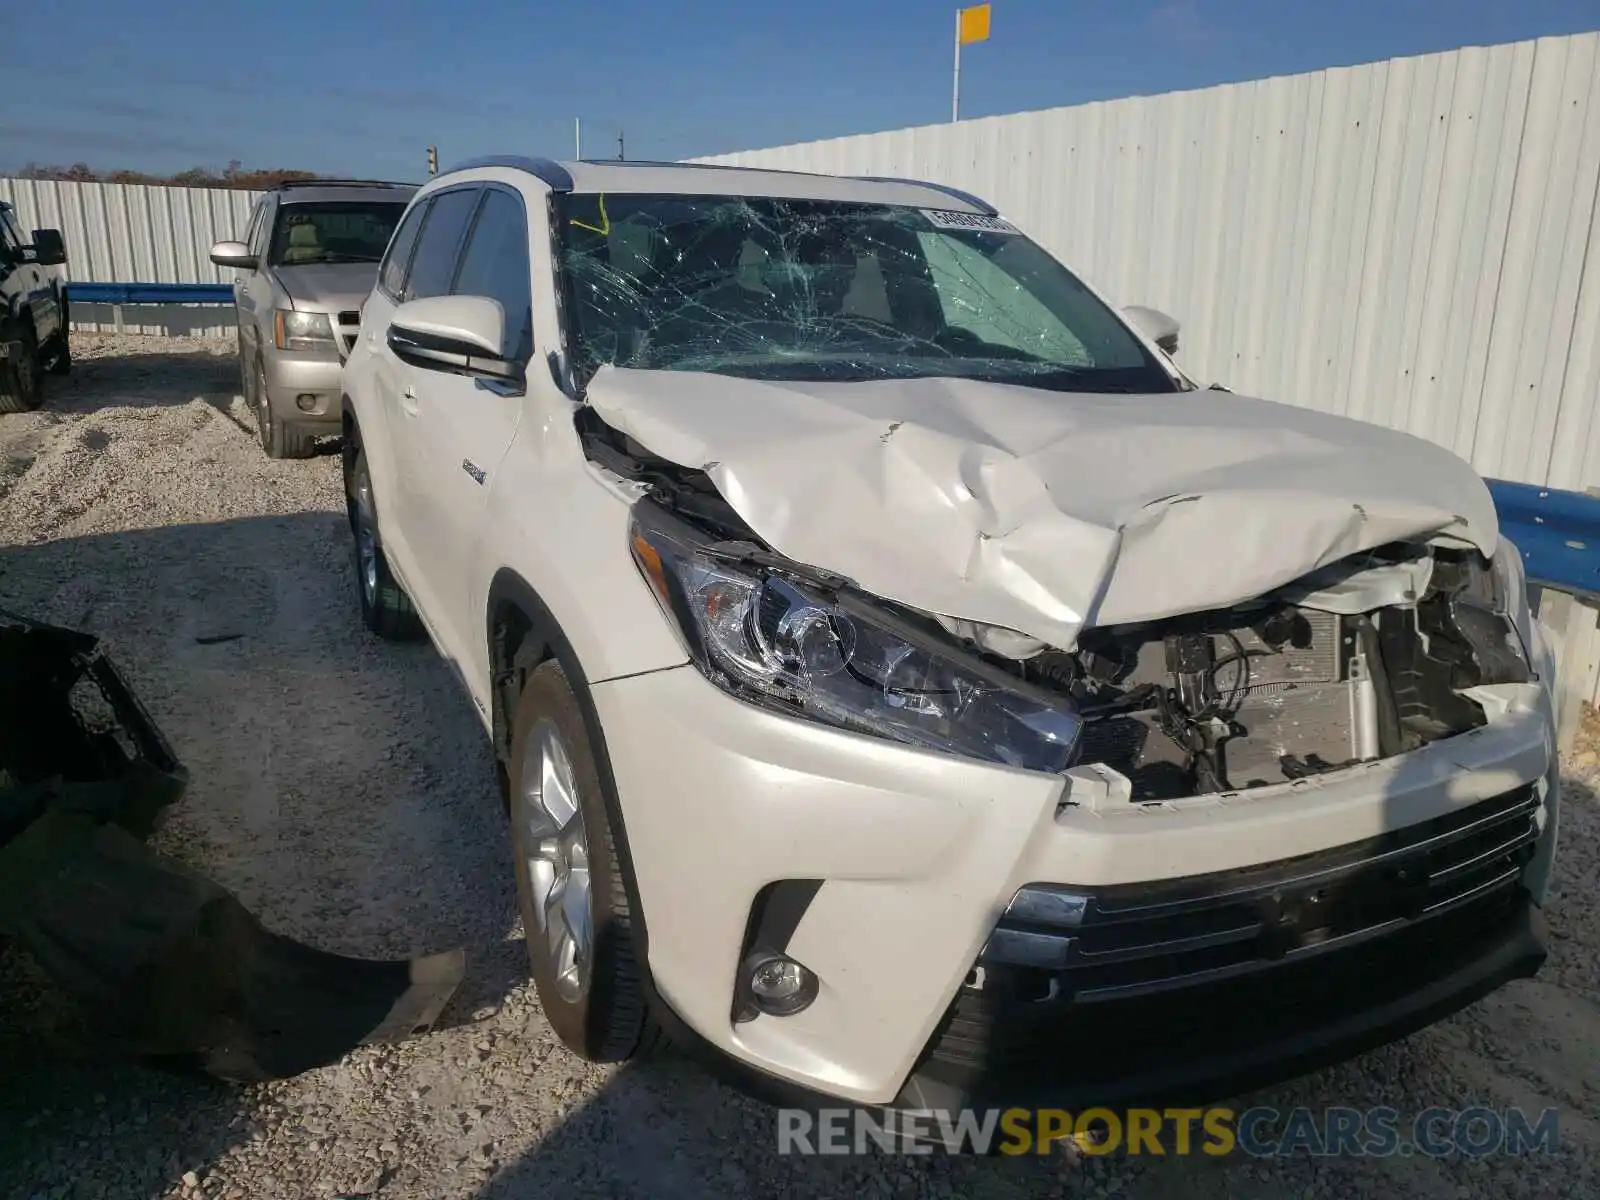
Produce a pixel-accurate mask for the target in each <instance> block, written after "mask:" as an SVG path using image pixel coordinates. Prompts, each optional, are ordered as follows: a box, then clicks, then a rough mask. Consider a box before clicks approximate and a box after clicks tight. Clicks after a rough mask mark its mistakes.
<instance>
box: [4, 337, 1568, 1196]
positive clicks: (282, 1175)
mask: <svg viewBox="0 0 1600 1200" xmlns="http://www.w3.org/2000/svg"><path fill="white" fill-rule="evenodd" d="M76 349H77V354H78V358H79V363H78V367H77V370H76V372H75V374H74V375H73V376H72V377H71V378H70V379H69V380H51V381H50V391H49V395H48V398H47V401H46V406H45V408H44V409H43V410H42V411H40V412H38V413H32V414H27V415H22V416H12V417H5V418H0V604H5V605H8V606H10V607H13V608H17V609H20V610H22V611H24V612H28V613H30V614H33V615H37V616H41V617H44V618H47V619H52V620H57V621H60V622H63V623H65V624H69V625H74V626H79V627H83V628H87V629H90V630H92V631H94V632H96V633H99V634H101V635H103V636H105V637H106V638H107V639H108V640H109V644H110V648H111V650H112V653H113V654H114V655H115V656H116V658H117V659H118V661H119V662H120V663H121V664H123V666H124V667H125V669H126V670H127V671H128V673H129V674H130V675H131V677H132V678H133V680H134V682H135V685H136V686H137V687H138V688H139V690H140V692H141V694H142V696H143V698H144V699H145V701H146V703H147V704H148V706H149V707H150V708H151V709H152V711H153V712H154V713H155V715H156V717H157V720H158V721H159V722H160V723H161V724H162V726H163V727H164V729H165V730H166V732H167V734H168V735H169V737H170V738H171V739H172V740H173V742H174V743H175V745H176V747H177V750H178V752H179V754H180V756H181V757H182V758H183V759H184V760H185V761H186V763H187V764H188V765H189V767H190V769H191V771H192V773H193V776H194V783H193V785H192V787H191V789H190V791H189V794H188V797H187V799H186V800H185V801H184V803H183V804H182V805H181V806H180V808H179V809H178V810H177V811H176V812H175V814H174V817H173V819H172V822H171V824H170V826H169V828H168V830H167V831H165V832H164V833H163V835H162V838H163V844H164V847H165V848H166V849H168V850H169V851H171V852H172V853H174V854H176V855H178V856H180V857H183V858H185V859H187V860H189V861H191V862H193V863H195V864H196V865H198V866H200V867H202V868H203V869H204V870H205V871H206V872H207V873H209V874H210V875H212V876H213V877H214V878H216V879H218V880H219V881H221V882H222V883H224V884H225V885H227V886H228V887H230V888H232V889H233V890H234V891H235V892H236V893H237V894H238V895H239V896H240V897H241V899H243V900H244V902H245V903H246V904H248V905H249V906H250V907H251V908H252V909H253V910H254V911H255V912H257V913H258V914H260V916H261V917H262V918H263V919H264V920H265V921H266V923H267V924H268V925H269V926H271V927H273V928H276V929H279V930H282V931H284V932H286V933H289V934H292V935H294V936H297V937H300V938H303V939H305V940H307V941H310V942H313V943H315V944H318V945H321V946H325V947H327V948H330V949H335V950H340V951H344V952H347V953H355V954H362V955H400V954H414V953H424V952H429V951H435V950H443V949H448V948H451V947H454V946H458V945H459V946H463V947H465V948H467V950H468V952H469V955H470V956H471V957H472V961H473V966H472V969H471V972H470V974H469V978H468V981H467V984H466V986H465V987H464V989H463V992H462V994H461V995H460V996H459V997H458V998H457V1001H456V1002H455V1003H454V1004H453V1005H452V1009H451V1011H450V1012H449V1013H448V1014H447V1019H446V1021H445V1025H446V1026H448V1027H447V1028H444V1029H442V1030H441V1031H438V1032H436V1033H434V1034H433V1035H431V1036H429V1037H426V1038H422V1039H418V1040H415V1041H412V1042H409V1043H406V1044H404V1045H401V1046H395V1047H380V1048H370V1049H364V1050H361V1051H359V1052H357V1053H354V1054H352V1055H350V1056H349V1057H348V1058H346V1059H345V1060H344V1061H343V1062H341V1063H339V1064H337V1065H335V1066H331V1067H328V1068H325V1069H322V1070H318V1071H313V1072H310V1073H308V1074H306V1075H304V1076H301V1077H300V1078H297V1079H293V1080H289V1081H287V1082H282V1083H276V1084H272V1085H266V1086H259V1087H253V1088H249V1089H230V1088H227V1087H224V1086H222V1085H220V1084H213V1083H210V1082H208V1081H203V1080H201V1081H197V1080H194V1079H190V1078H186V1077H178V1076H170V1075H161V1074H156V1073H153V1072H150V1071H146V1070H144V1069H142V1068H138V1067H133V1066H129V1065H124V1064H119V1063H117V1062H115V1061H109V1060H106V1059H104V1058H103V1057H102V1056H99V1055H97V1054H96V1052H95V1051H94V1049H93V1042H92V1039H85V1038H84V1037H82V1036H81V1033H82V1028H81V1024H80V1021H79V1019H78V1018H77V1017H76V1016H75V1014H73V1013H71V1012H70V1010H68V1009H67V1008H66V1007H65V1006H64V1005H63V1003H62V1002H61V1000H60V998H59V997H57V996H55V995H54V994H53V993H52V992H51V990H50V988H49V986H48V985H47V984H44V983H42V982H41V981H40V980H38V979H37V977H36V976H35V975H34V973H33V972H32V970H31V968H30V967H29V965H28V964H27V963H26V962H23V961H21V959H20V956H18V955H16V954H11V955H9V957H7V956H6V955H5V953H4V952H0V1064H3V1065H0V1196H5V1197H12V1196H15V1197H23V1198H27V1197H36V1196H37V1197H68V1196H72V1197H101V1196H103V1197H123V1196H157V1195H159V1196H199V1195H204V1196H208V1197H218V1196H227V1197H243V1196H250V1197H258V1196H259V1197H286V1198H287V1197H301V1196H336V1195H380V1196H383V1197H395V1198H398V1197H416V1198H419V1200H421V1198H427V1200H433V1198H438V1197H470V1196H489V1197H522V1196H529V1197H542V1196H639V1197H649V1198H651V1200H672V1198H675V1197H695V1196H704V1195H718V1196H727V1197H733V1196H745V1195H751V1196H762V1197H782V1196H797V1197H798V1196H823V1195H829V1196H839V1197H857V1196H906V1197H911V1196H949V1197H954V1196H962V1197H1000V1196H1007V1197H1010V1196H1047V1195H1049V1196H1055V1195H1063V1194H1065V1195H1083V1196H1109V1195H1127V1196H1152V1197H1167V1198H1173V1200H1176V1198H1178V1197H1207V1198H1216V1200H1221V1198H1223V1197H1228V1198H1237V1200H1282V1198H1284V1197H1345V1196H1390V1195H1394V1196H1416V1197H1423V1198H1426V1200H1432V1198H1435V1197H1437V1198H1440V1200H1445V1198H1449V1200H1456V1198H1458V1197H1476V1196H1484V1197H1520V1196H1529V1197H1535V1196H1537V1197H1544V1196H1572V1197H1593V1196H1595V1195H1600V1171H1597V1169H1596V1160H1597V1150H1600V1119H1597V1117H1596V1113H1597V1112H1600V917H1597V915H1596V907H1595V901H1596V898H1597V896H1600V854H1597V851H1596V845H1597V838H1600V803H1597V800H1596V789H1600V749H1597V747H1600V742H1597V741H1595V740H1591V741H1590V743H1589V744H1588V745H1587V746H1586V747H1585V748H1584V749H1583V750H1581V751H1580V753H1578V754H1577V755H1575V756H1574V757H1573V760H1572V761H1571V762H1570V763H1569V780H1568V787H1567V792H1566V802H1565V812H1564V815H1563V827H1562V837H1561V853H1560V856H1559V863H1558V869H1557V875H1556V882H1555V889H1554V896H1553V898H1552V902H1551V904H1550V907H1549V909H1548V914H1547V915H1548V920H1549V924H1550V930H1551V946H1552V958H1551V961H1550V963H1549V965H1548V966H1547V968H1546V969H1545V971H1544V972H1543V973H1542V975H1541V976H1540V978H1539V979H1538V980H1536V981H1533V982H1526V983H1519V984H1515V985H1513V986H1511V987H1508V988H1506V989H1504V990H1502V991H1501V992H1499V993H1498V994H1496V995H1494V996H1492V997H1490V998H1489V999H1488V1000H1486V1001H1484V1002H1483V1003H1481V1004H1479V1005H1477V1006H1475V1007H1474V1008H1472V1009H1471V1010H1469V1011H1467V1012H1465V1013H1463V1014H1461V1015H1459V1016H1457V1017H1455V1018H1453V1019H1451V1020H1449V1021H1446V1022H1444V1023H1443V1024H1441V1025H1439V1026H1436V1027H1434V1028H1432V1029H1429V1030H1427V1031H1425V1032H1423V1033H1421V1034H1419V1035H1417V1036H1415V1037H1412V1038H1410V1039H1408V1040H1407V1041H1405V1042H1402V1043H1400V1044H1398V1045H1394V1046H1390V1047H1388V1048H1386V1049H1384V1050H1381V1051H1379V1052H1377V1053H1374V1054H1371V1055H1368V1056H1366V1057H1364V1058H1362V1059H1360V1060H1358V1061H1355V1062H1352V1063H1348V1064H1345V1065H1343V1066H1341V1067H1338V1068H1336V1069H1333V1070H1330V1071H1326V1072H1323V1073H1320V1074H1317V1075H1314V1076H1310V1077H1307V1078H1304V1079H1301V1080H1297V1081H1295V1082H1293V1083H1291V1084H1288V1085H1286V1086H1284V1087H1281V1088H1277V1089H1274V1090H1273V1091H1271V1092H1270V1093H1266V1094H1262V1095H1258V1096H1253V1097H1248V1098H1244V1099H1241V1100H1239V1101H1236V1102H1235V1103H1236V1104H1238V1105H1240V1106H1242V1105H1244V1104H1247V1103H1268V1104H1272V1105H1275V1106H1277V1107H1278V1108H1280V1109H1287V1108H1289V1107H1293V1106H1295V1105H1308V1106H1312V1107H1317V1108H1320V1107H1323V1106H1327V1105H1356V1106H1367V1105H1379V1104H1386V1105H1390V1106H1393V1107H1395V1108H1397V1109H1399V1110H1400V1111H1401V1112H1402V1114H1411V1113H1415V1112H1417V1111H1420V1110H1422V1109H1425V1108H1427V1107H1429V1106H1433V1105H1446V1106H1451V1107H1465V1106H1466V1105H1469V1104H1473V1103H1482V1104H1487V1105H1491V1106H1507V1105H1521V1106H1523V1107H1524V1108H1525V1109H1533V1110H1538V1109H1541V1108H1543V1107H1545V1106H1555V1107H1558V1108H1560V1109H1561V1110H1562V1116H1561V1129H1562V1147H1561V1150H1560V1153H1559V1154H1558V1155H1556V1156H1555V1157H1553V1158H1536V1159H1532V1160H1527V1161H1512V1160H1508V1159H1501V1158H1489V1159H1485V1160H1476V1161H1475V1160H1471V1159H1457V1160H1432V1159H1427V1158H1421V1157H1409V1158H1399V1157H1396V1158H1391V1159H1385V1160H1363V1159H1354V1158H1345V1159H1324V1160H1313V1159H1308V1158H1297V1159H1290V1160H1275V1161H1270V1162H1267V1161H1262V1162H1256V1161H1251V1160H1248V1159H1245V1158H1243V1157H1242V1156H1237V1157H1235V1158H1233V1159H1230V1160H1227V1161H1213V1160H1202V1159H1198V1158H1194V1159H1183V1160H1180V1159H1176V1158H1168V1159H1149V1158H1144V1159H1132V1158H1124V1157H1120V1156H1118V1157H1113V1158H1111V1159H1109V1160H1099V1159H1096V1160H1077V1161H1074V1160H1069V1159H1068V1158H1067V1157H1066V1156H1064V1155H1057V1156H1055V1157H1053V1158H1049V1159H1030V1160H1025V1161H1015V1160H1004V1159H1002V1160H987V1161H975V1160H958V1161H950V1160H947V1159H944V1158H942V1157H934V1158H931V1159H930V1158H898V1159H890V1158H884V1157H872V1158H867V1159H855V1160H841V1159H829V1160H823V1159H808V1160H798V1159H794V1158H781V1157H779V1156H778V1155H777V1153H776V1149H775V1147H776V1135H775V1121H774V1118H773V1115H772V1114H771V1113H770V1111H768V1110H767V1109H765V1108H763V1107H761V1106H760V1105H757V1104H755V1103H753V1102H751V1101H748V1100H746V1099H744V1098H743V1097H742V1096H740V1095H738V1094H736V1093H734V1092H732V1091H730V1090H728V1089H726V1088H724V1087H722V1086H721V1085H719V1084H716V1083H714V1082H712V1081H711V1080H710V1079H709V1078H708V1077H707V1076H706V1075H705V1074H703V1073H702V1072H701V1071H700V1069H699V1068H697V1067H696V1066H694V1065H692V1064H690V1063H687V1062H685V1061H682V1060H680V1059H678V1058H676V1057H673V1056H671V1055H670V1054H669V1055H668V1056H666V1057H664V1058H662V1059H660V1060H657V1061H652V1062H650V1063H648V1064H645V1065H638V1066H634V1067H630V1068H627V1069H623V1070H607V1069H601V1068H597V1067H592V1066H589V1065H586V1064H584V1063H582V1062H579V1061H578V1060H576V1059H575V1058H573V1057H572V1056H571V1055H569V1054H567V1053H566V1052H565V1051H564V1050H563V1049H562V1048H561V1047H560V1045H559V1043H558V1042H557V1040H556V1038H555V1037H554V1035H553V1034H552V1033H551V1031H550V1029H549V1027H548V1025H547V1024H546V1023H545V1021H544V1019H543V1017H542V1015H541V1014H540V1011H539V1006H538V1003H537V1001H536V1000H535V998H534V996H533V994H532V991H531V989H530V988H529V986H528V985H527V984H526V982H525V981H524V978H523V976H524V960H523V958H522V957H521V949H520V947H519V946H518V945H517V944H516V943H515V942H514V941H513V940H511V939H512V938H514V936H515V934H516V921H515V916H514V901H513V892H512V887H511V870H510V864H509V859H508V855H507V848H506V836H505V831H504V828H503V819H502V817H501V815H500V809H499V805H498V801H497V799H496V798H495V795H494V792H493V788H492V783H491V779H492V776H491V771H490V764H489V756H488V752H487V749H486V746H485V743H484V739H483V737H482V735H481V732H480V729H479V726H478V725H477V723H476V721H475V719H474V718H473V716H472V714H471V711H470V708H469V704H468V701H467V700H466V699H465V698H464V697H463V696H462V695H461V693H460V692H459V690H458V688H457V685H456V684H455V683H454V682H453V681H452V680H451V679H450V677H449V675H448V674H447V672H446V670H445V668H444V667H443V665H442V664H441V663H440V662H439V661H438V660H437V659H436V658H435V656H434V655H433V653H432V652H431V651H430V650H429V649H427V648H425V647H412V648H406V649H398V650H397V649H395V648H393V647H389V646H384V645H380V644H378V643H376V642H374V641H373V640H372V639H370V638H369V637H367V636H366V635H365V633H364V632H363V630H362V629H361V627H360V625H359V622H358V619H357V617H356V614H355V602H354V596H353V593H352V587H353V585H352V582H351V578H350V571H349V566H348V535H347V534H346V532H345V530H344V528H343V526H342V505H341V500H340V494H339V479H338V459H337V457H336V456H323V457H319V458H316V459H312V460H310V461H306V462H286V463H274V462H270V461H269V460H267V459H266V458H265V457H264V456H263V455H262V454H261V452H260V450H259V448H258V446H257V445H256V443H255V441H254V439H253V436H252V433H251V432H250V430H249V428H248V418H247V414H246V413H245V412H244V410H243V408H242V406H241V404H240V402H239V400H238V398H237V396H236V395H235V392H236V388H237V372H236V368H235V365H234V360H233V357H232V349H233V347H232V343H231V342H205V341H182V340H176V339H161V338H148V337H134V336H126V337H114V336H110V335H105V336H99V337H90V336H80V337H79V338H77V339H76ZM230 633H239V634H243V637H241V638H239V639H237V640H234V641H227V642H222V643H219V644H214V645H201V644H199V643H197V642H196V640H195V639H196V638H197V637H203V636H206V635H212V634H230ZM1204 1020H1205V1014H1203V1013H1196V1014H1195V1021H1196V1024H1197V1025H1199V1026H1201V1027H1203V1024H1204Z"/></svg>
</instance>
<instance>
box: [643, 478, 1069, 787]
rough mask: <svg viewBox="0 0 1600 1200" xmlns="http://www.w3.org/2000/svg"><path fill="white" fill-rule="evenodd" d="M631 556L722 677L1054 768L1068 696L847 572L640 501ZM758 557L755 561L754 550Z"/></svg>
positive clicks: (1007, 760)
mask: <svg viewBox="0 0 1600 1200" xmlns="http://www.w3.org/2000/svg"><path fill="white" fill-rule="evenodd" d="M629 541H630V544H631V547H632V551H633V557H634V561H635V562H636V563H637V564H638V566H639V570H640V571H641V572H642V573H643V574H644V577H645V579H646V580H647V581H648V582H649V584H650V587H651V590H652V591H654V592H655V594H656V597H657V599H659V600H660V602H661V607H662V609H663V610H664V611H665V612H666V613H667V616H668V618H669V619H670V620H671V621H672V623H673V625H674V627H675V628H677V630H678V631H679V633H680V635H681V636H682V638H683V640H684V644H685V647H686V648H687V650H688V651H689V656H690V658H691V659H692V660H693V661H694V663H695V665H696V666H697V667H698V668H699V669H700V671H701V672H702V673H703V674H704V675H705V676H706V678H708V679H710V680H711V681H712V682H713V683H715V684H716V685H717V686H718V687H720V688H722V689H723V690H724V691H726V692H729V693H731V694H733V695H735V696H738V697H740V698H742V699H745V700H750V701H753V702H756V703H759V704H764V705H766V706H768V707H771V708H776V709H778V710H780V711H783V712H785V713H788V714H790V715H793V716H799V717H805V718H808V719H810V720H813V721H819V722H822V723H824V724H827V725H833V726H836V727H838V728H841V729H849V730H853V731H855V732H858V733H867V734H874V735H876V736H878V737H883V738H890V739H893V740H895V741H899V742H905V743H908V744H910V745H914V746H921V747H924V748H926V749H930V750H942V751H945V752H948V753H952V754H961V755H965V756H967V757H970V758H977V759H983V760H986V761H989V762H995V763H1002V764H1005V765H1007V766H1013V767H1022V768H1025V769H1028V770H1033V771H1047V772H1058V771H1062V770H1064V769H1066V768H1067V767H1068V766H1069V765H1071V762H1072V757H1073V753H1074V751H1075V750H1076V749H1077V743H1078V734H1079V732H1080V730H1081V729H1082V722H1081V721H1080V719H1079V717H1078V714H1077V713H1076V712H1075V711H1074V709H1073V707H1072V704H1071V702H1070V701H1069V700H1068V699H1066V698H1065V697H1062V696H1058V695H1055V694H1053V693H1051V692H1047V691H1044V690H1043V689H1040V688H1036V687H1034V686H1032V685H1030V684H1028V683H1026V682H1024V681H1023V680H1021V679H1018V678H1017V677H1015V676H1012V675H1009V674H1007V673H1006V672H1005V671H1004V670H1002V669H1000V668H998V667H995V666H992V665H991V664H989V663H985V662H983V661H981V660H979V659H977V658H974V657H970V656H968V655H965V654H963V653H961V651H959V650H958V649H955V648H953V647H951V646H949V645H948V644H944V643H941V642H940V641H939V639H937V638H936V637H933V636H931V635H929V634H926V633H925V632H924V631H922V630H920V629H918V628H916V626H915V625H914V624H913V623H912V622H909V621H905V620H903V619H901V618H899V617H898V616H896V615H895V614H893V613H890V612H887V611H885V610H883V609H882V608H880V607H878V606H877V605H874V604H873V603H872V602H871V601H870V600H868V599H867V598H866V597H864V596H862V595H861V594H860V593H858V592H855V591H853V590H852V589H850V588H848V587H846V586H833V585H831V584H829V583H824V582H819V580H818V578H816V577H812V576H811V575H810V573H808V572H806V571H805V570H804V569H803V568H800V567H798V566H796V567H794V569H793V570H792V571H791V570H788V569H786V567H785V565H784V564H783V563H782V562H781V560H776V559H773V558H772V556H769V555H766V554H764V553H763V552H758V551H754V548H753V547H751V546H750V545H749V544H748V543H728V542H722V543H717V542H713V541H711V540H710V539H708V538H706V537H704V536H702V535H701V534H700V533H699V532H698V531H696V530H695V529H694V528H693V527H692V526H690V525H688V524H687V523H685V522H682V521H679V520H677V519H676V518H675V517H673V516H671V515H670V514H669V513H667V512H666V511H664V510H663V509H662V508H661V507H660V506H658V505H656V504H653V503H651V502H650V501H648V500H641V501H640V502H639V503H637V504H636V505H635V506H634V509H633V522H632V528H631V531H630V538H629ZM757 560H759V561H757Z"/></svg>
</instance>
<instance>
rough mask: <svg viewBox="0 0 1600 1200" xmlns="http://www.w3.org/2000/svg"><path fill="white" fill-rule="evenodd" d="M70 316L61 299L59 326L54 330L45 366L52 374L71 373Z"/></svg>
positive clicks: (65, 304)
mask: <svg viewBox="0 0 1600 1200" xmlns="http://www.w3.org/2000/svg"><path fill="white" fill-rule="evenodd" d="M71 319H72V317H71V314H70V313H69V312H68V310H67V302H66V300H64V299H63V300H62V301H61V328H60V329H58V330H56V336H55V337H54V338H52V339H51V341H52V343H53V344H52V346H51V350H52V354H51V358H50V366H49V367H48V368H46V369H47V370H48V371H49V372H50V374H52V375H70V374H72V326H71V324H70V321H71Z"/></svg>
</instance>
